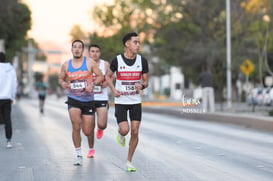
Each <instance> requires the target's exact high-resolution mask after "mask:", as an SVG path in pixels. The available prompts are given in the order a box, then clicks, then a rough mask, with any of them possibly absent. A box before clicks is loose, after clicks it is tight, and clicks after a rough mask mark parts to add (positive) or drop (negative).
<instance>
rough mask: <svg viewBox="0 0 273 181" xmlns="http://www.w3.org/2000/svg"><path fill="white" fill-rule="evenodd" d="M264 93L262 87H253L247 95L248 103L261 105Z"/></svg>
mask: <svg viewBox="0 0 273 181" xmlns="http://www.w3.org/2000/svg"><path fill="white" fill-rule="evenodd" d="M263 103H264V94H263V88H253V89H252V90H251V91H250V93H249V94H248V96H247V104H248V105H263Z"/></svg>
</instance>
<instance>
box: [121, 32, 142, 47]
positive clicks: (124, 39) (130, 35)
mask: <svg viewBox="0 0 273 181" xmlns="http://www.w3.org/2000/svg"><path fill="white" fill-rule="evenodd" d="M133 36H138V34H137V33H136V32H130V33H127V34H126V35H125V36H124V37H123V38H122V43H123V45H124V46H125V43H126V42H127V41H128V40H131V38H132V37H133Z"/></svg>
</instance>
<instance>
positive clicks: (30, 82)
mask: <svg viewBox="0 0 273 181" xmlns="http://www.w3.org/2000/svg"><path fill="white" fill-rule="evenodd" d="M23 51H24V52H26V53H27V55H28V63H27V92H28V96H30V97H31V96H33V92H34V89H33V88H34V74H33V70H32V66H33V64H34V59H35V55H36V53H37V51H38V50H37V49H36V48H34V47H33V45H32V42H31V40H29V41H28V46H27V48H23Z"/></svg>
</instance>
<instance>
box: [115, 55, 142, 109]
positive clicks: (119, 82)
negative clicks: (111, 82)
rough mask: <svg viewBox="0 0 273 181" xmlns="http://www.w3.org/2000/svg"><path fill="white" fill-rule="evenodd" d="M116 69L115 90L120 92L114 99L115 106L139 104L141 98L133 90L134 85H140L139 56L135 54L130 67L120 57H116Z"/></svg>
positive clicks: (140, 63) (140, 66)
mask: <svg viewBox="0 0 273 181" xmlns="http://www.w3.org/2000/svg"><path fill="white" fill-rule="evenodd" d="M117 60H118V67H117V77H116V85H115V87H116V89H117V90H119V91H120V92H121V96H120V97H115V103H116V104H139V103H141V96H140V94H139V91H136V90H135V84H136V83H141V78H142V62H141V56H140V55H138V54H137V56H136V61H135V63H134V64H133V65H132V66H129V65H127V64H126V63H125V62H124V60H123V58H122V56H121V55H118V56H117Z"/></svg>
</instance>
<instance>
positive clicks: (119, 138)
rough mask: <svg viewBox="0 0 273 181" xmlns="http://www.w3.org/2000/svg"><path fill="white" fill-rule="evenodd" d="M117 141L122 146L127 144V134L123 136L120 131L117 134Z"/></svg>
mask: <svg viewBox="0 0 273 181" xmlns="http://www.w3.org/2000/svg"><path fill="white" fill-rule="evenodd" d="M117 142H118V144H119V145H120V146H125V142H126V140H125V136H122V135H121V134H119V133H118V135H117Z"/></svg>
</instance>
